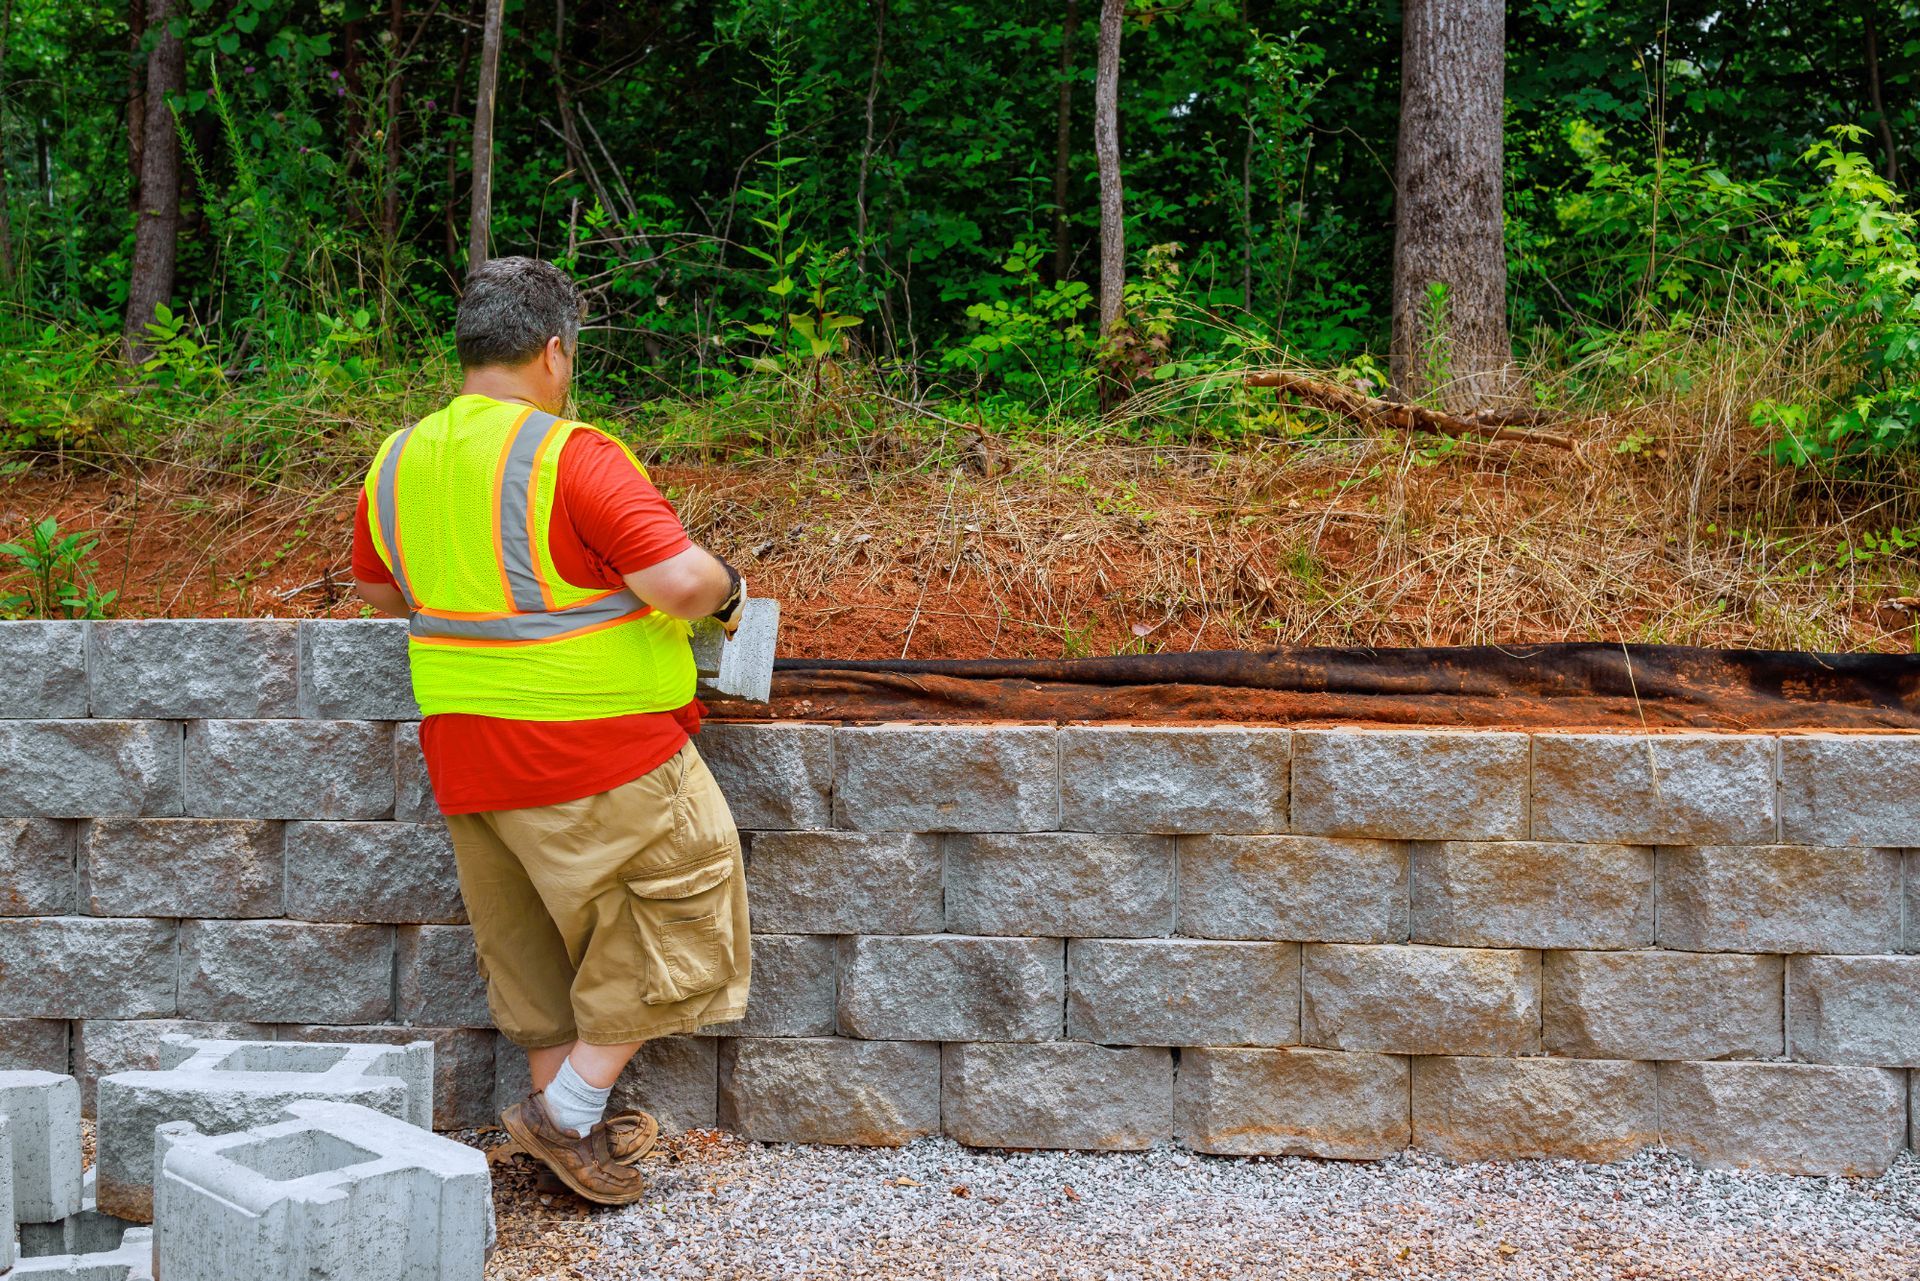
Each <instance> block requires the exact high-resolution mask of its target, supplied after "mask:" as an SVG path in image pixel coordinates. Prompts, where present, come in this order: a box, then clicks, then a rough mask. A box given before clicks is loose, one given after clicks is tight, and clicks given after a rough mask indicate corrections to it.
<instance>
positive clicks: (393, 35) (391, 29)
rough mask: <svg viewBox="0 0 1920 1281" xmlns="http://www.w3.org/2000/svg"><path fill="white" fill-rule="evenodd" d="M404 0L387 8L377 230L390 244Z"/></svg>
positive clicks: (394, 223)
mask: <svg viewBox="0 0 1920 1281" xmlns="http://www.w3.org/2000/svg"><path fill="white" fill-rule="evenodd" d="M406 9H407V5H406V0H392V3H391V4H389V5H388V7H387V57H388V58H389V59H391V61H390V63H389V65H388V67H387V119H386V129H387V133H386V137H385V138H384V139H382V142H383V143H384V145H385V147H386V165H385V168H386V175H385V177H386V180H387V182H386V190H385V191H384V192H383V193H382V194H381V200H380V232H381V235H382V237H383V238H384V239H385V240H386V243H387V244H389V245H391V244H393V243H394V241H396V240H398V239H399V237H400V102H401V77H402V74H403V72H402V64H403V63H404V62H405V60H406V54H405V53H403V52H402V51H401V47H400V22H401V19H402V18H404V17H405V16H406Z"/></svg>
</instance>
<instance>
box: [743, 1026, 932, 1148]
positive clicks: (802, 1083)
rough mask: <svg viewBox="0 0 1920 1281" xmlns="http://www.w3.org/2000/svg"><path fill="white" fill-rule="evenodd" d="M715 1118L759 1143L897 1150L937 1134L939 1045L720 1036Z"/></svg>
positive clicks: (832, 1039)
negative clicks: (718, 1109)
mask: <svg viewBox="0 0 1920 1281" xmlns="http://www.w3.org/2000/svg"><path fill="white" fill-rule="evenodd" d="M719 1119H720V1124H721V1125H722V1126H723V1127H725V1128H726V1129H729V1130H733V1131H735V1132H737V1133H739V1134H740V1135H741V1136H742V1137H743V1138H748V1139H753V1140H755V1141H757V1142H762V1143H834V1144H853V1145H856V1146H860V1147H899V1146H900V1145H901V1144H903V1143H911V1142H912V1141H913V1140H915V1139H918V1138H924V1137H926V1136H927V1135H929V1134H938V1133H939V1132H940V1047H939V1046H938V1045H928V1044H915V1043H909V1042H902V1041H849V1040H842V1039H839V1038H836V1037H792V1038H783V1039H779V1040H759V1039H755V1038H752V1037H741V1038H738V1039H736V1040H730V1041H722V1042H721V1043H720V1114H719Z"/></svg>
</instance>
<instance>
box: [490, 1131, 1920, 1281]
mask: <svg viewBox="0 0 1920 1281" xmlns="http://www.w3.org/2000/svg"><path fill="white" fill-rule="evenodd" d="M484 1141H485V1142H488V1143H491V1142H497V1139H493V1138H489V1139H487V1140H484ZM648 1168H649V1169H650V1170H651V1171H652V1172H653V1176H654V1178H653V1194H652V1195H651V1196H649V1197H648V1199H647V1200H646V1201H644V1202H642V1203H640V1204H639V1205H635V1206H629V1207H627V1208H625V1209H622V1210H617V1211H615V1210H590V1209H588V1208H587V1207H585V1206H584V1204H583V1203H582V1202H579V1201H577V1200H575V1199H574V1198H573V1197H571V1196H570V1195H568V1194H567V1193H566V1192H565V1191H564V1190H557V1191H556V1190H552V1189H547V1190H543V1188H542V1185H541V1183H540V1182H539V1180H538V1179H537V1178H536V1175H535V1172H534V1171H533V1170H532V1169H530V1168H528V1166H527V1164H526V1159H525V1158H516V1159H514V1160H511V1161H508V1162H502V1163H501V1164H500V1165H499V1166H498V1167H497V1168H496V1193H495V1195H496V1200H497V1204H498V1206H499V1212H500V1250H499V1252H498V1254H496V1256H495V1257H494V1259H493V1262H492V1264H491V1265H490V1266H489V1268H488V1269H487V1276H488V1278H489V1281H550V1279H564V1281H575V1279H576V1278H591V1279H593V1281H600V1279H601V1278H629V1277H632V1278H640V1277H646V1278H654V1277H663V1278H703V1279H706V1278H712V1279H714V1281H719V1279H722V1278H749V1277H752V1278H759V1277H769V1278H773V1277H803V1278H815V1277H821V1278H825V1277H884V1278H889V1279H891V1278H920V1277H927V1278H968V1279H970V1281H971V1279H972V1278H1075V1279H1078V1278H1092V1279H1097V1281H1105V1279H1106V1278H1135V1277H1179V1278H1212V1277H1259V1278H1301V1279H1305V1278H1329V1279H1330V1278H1348V1277H1383V1278H1386V1277H1392V1278H1419V1279H1420V1281H1441V1279H1444V1278H1468V1277H1471V1278H1482V1277H1486V1278H1499V1279H1500V1281H1534V1279H1536V1278H1538V1279H1543V1281H1544V1279H1546V1278H1553V1279H1554V1281H1560V1279H1562V1278H1595V1279H1597V1281H1602V1279H1603V1281H1626V1279H1628V1278H1633V1279H1636V1281H1638V1279H1642V1278H1646V1279H1653V1278H1659V1279H1661V1281H1665V1279H1667V1278H1676V1279H1677V1278H1697V1279H1701V1281H1706V1279H1717V1278H1733V1277H1738V1278H1782V1279H1787V1278H1791V1279H1793V1281H1805V1279H1810V1278H1826V1277H1835V1278H1840V1277H1844V1278H1849V1279H1850V1281H1879V1279H1881V1278H1889V1279H1891V1278H1920V1161H1916V1160H1915V1158H1914V1157H1913V1156H1912V1154H1908V1155H1906V1156H1903V1157H1902V1158H1901V1160H1900V1162H1899V1164H1897V1165H1896V1166H1895V1167H1894V1168H1893V1170H1891V1171H1890V1172H1889V1173H1887V1174H1886V1175H1884V1176H1883V1177H1881V1178H1878V1179H1871V1180H1865V1179H1854V1180H1848V1179H1796V1178H1787V1177H1782V1176H1778V1175H1759V1174H1738V1173H1726V1172H1721V1171H1712V1170H1701V1169H1698V1168H1697V1167H1695V1166H1694V1165H1693V1164H1692V1163H1691V1162H1688V1161H1686V1160H1684V1159H1682V1158H1680V1157H1675V1156H1672V1155H1670V1154H1667V1153H1664V1152H1649V1153H1644V1154H1642V1155H1640V1156H1638V1157H1635V1158H1634V1159H1633V1160H1630V1161H1625V1162H1619V1163H1616V1164H1613V1165H1606V1166H1593V1165H1582V1164H1577V1163H1574V1162H1569V1161H1525V1162H1519V1163H1516V1164H1511V1165H1493V1164H1485V1165H1453V1164H1450V1163H1447V1162H1444V1161H1440V1160H1437V1159H1434V1158H1431V1157H1424V1156H1418V1155H1408V1156H1403V1157H1398V1158H1395V1159H1393V1160H1389V1161H1381V1162H1376V1163H1371V1164H1364V1165H1360V1164H1343V1163H1339V1162H1326V1161H1310V1160H1295V1159H1274V1160H1267V1159H1257V1160H1236V1159H1226V1158H1218V1157H1205V1156H1195V1155H1192V1154H1190V1153H1187V1152H1184V1151H1181V1150H1179V1149H1176V1148H1173V1147H1160V1148H1156V1149H1154V1150H1153V1151H1151V1152H1144V1153H1132V1154H1093V1153H1052V1152H1036V1153H994V1152H978V1151H971V1150H969V1149H966V1148H962V1147H960V1146H958V1145H957V1144H954V1143H951V1142H948V1141H946V1140H943V1139H929V1140H923V1141H921V1142H919V1143H915V1144H913V1145H911V1146H909V1147H905V1148H896V1149H879V1150H861V1149H851V1148H825V1147H797V1146H788V1145H761V1144H753V1143H745V1142H742V1141H740V1140H738V1139H735V1138H732V1137H731V1136H728V1135H724V1134H720V1133H717V1132H713V1131H695V1132H692V1133H689V1134H686V1135H681V1136H677V1137H675V1138H673V1139H670V1140H668V1141H666V1142H665V1143H663V1144H662V1148H661V1151H660V1154H659V1158H658V1159H657V1160H650V1161H649V1162H648Z"/></svg>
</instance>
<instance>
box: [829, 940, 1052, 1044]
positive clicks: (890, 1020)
mask: <svg viewBox="0 0 1920 1281" xmlns="http://www.w3.org/2000/svg"><path fill="white" fill-rule="evenodd" d="M1061 946H1062V945H1061V942H1060V940H1059V939H996V938H973V937H970V936H967V935H959V934H926V935H911V936H906V937H894V936H888V935H868V936H859V937H854V938H846V939H842V940H841V941H840V1005H839V1027H840V1030H841V1032H843V1033H845V1034H847V1035H850V1036H857V1037H860V1038H862V1039H865V1040H870V1041H1052V1040H1056V1039H1058V1038H1059V1036H1060V1029H1061V1026H1062V1023H1061V1019H1062V1004H1063V1002H1064V1000H1065V997H1066V992H1065V975H1064V974H1063V969H1064V956H1063V953H1062V950H1061Z"/></svg>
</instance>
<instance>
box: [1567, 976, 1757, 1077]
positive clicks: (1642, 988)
mask: <svg viewBox="0 0 1920 1281" xmlns="http://www.w3.org/2000/svg"><path fill="white" fill-rule="evenodd" d="M1781 972H1782V971H1781V959H1780V958H1779V957H1777V956H1743V955H1739V954H1734V953H1704V952H1699V953H1696V952H1548V953H1546V954H1545V956H1544V957H1543V958H1542V967H1541V977H1540V986H1541V988H1542V992H1541V1005H1540V1014H1541V1022H1540V1027H1541V1044H1542V1048H1543V1049H1545V1050H1546V1052H1547V1053H1549V1054H1562V1055H1569V1056H1572V1057H1575V1058H1595V1059H1645V1060H1658V1059H1721V1058H1728V1059H1768V1058H1778V1057H1779V1056H1780V1054H1781V1052H1782V1051H1783V1049H1784V1044H1783V1041H1782V1032H1781V1029H1782V1020H1783V1009H1782V1004H1781Z"/></svg>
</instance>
